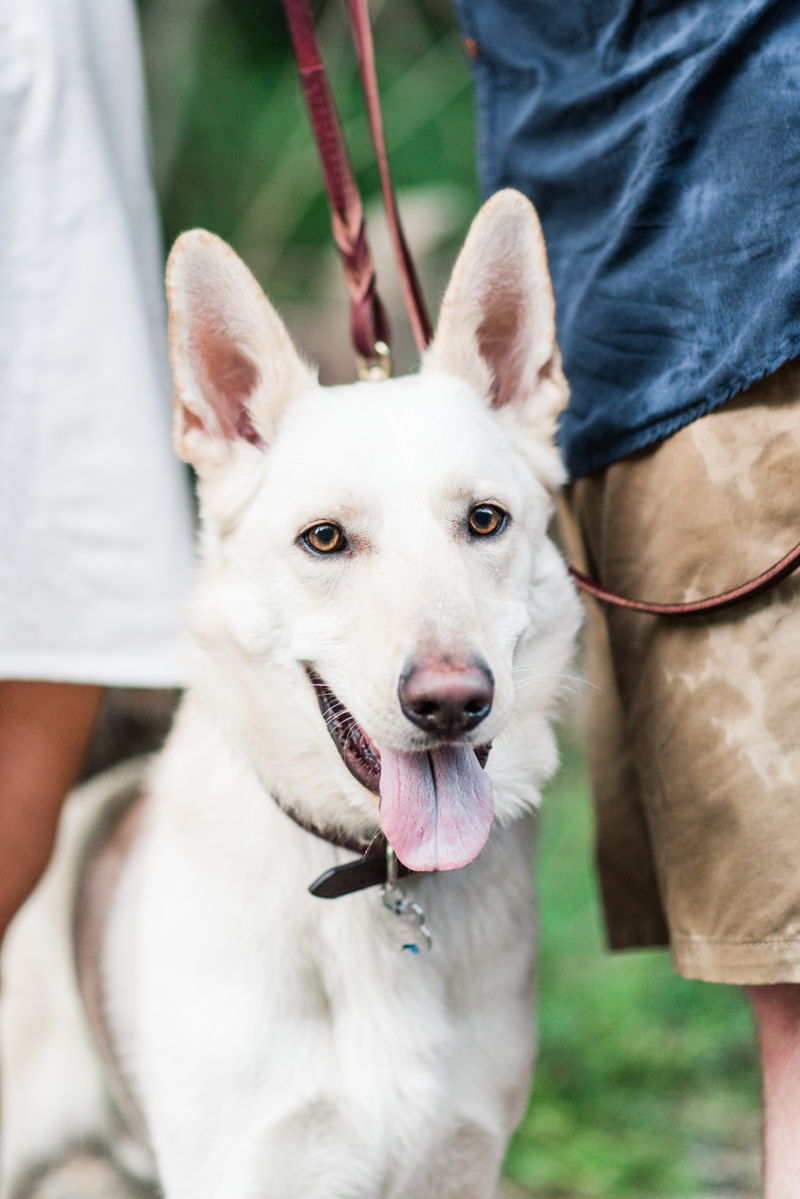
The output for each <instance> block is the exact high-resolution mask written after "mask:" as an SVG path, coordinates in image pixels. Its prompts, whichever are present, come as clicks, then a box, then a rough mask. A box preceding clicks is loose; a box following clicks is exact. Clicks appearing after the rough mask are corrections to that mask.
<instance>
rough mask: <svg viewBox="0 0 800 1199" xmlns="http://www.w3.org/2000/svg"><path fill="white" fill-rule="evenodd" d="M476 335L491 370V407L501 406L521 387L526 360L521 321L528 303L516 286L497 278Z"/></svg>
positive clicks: (481, 352) (483, 356) (482, 355)
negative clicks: (523, 365) (521, 341)
mask: <svg viewBox="0 0 800 1199" xmlns="http://www.w3.org/2000/svg"><path fill="white" fill-rule="evenodd" d="M494 283H495V287H494V288H492V289H490V291H489V296H488V299H487V303H486V308H485V315H484V318H483V320H482V321H481V323H480V325H479V327H478V332H477V337H478V350H479V351H480V355H481V357H482V358H483V359H484V361H485V362H486V363H488V365H489V368H490V370H491V372H492V407H493V408H502V407H503V405H504V404H507V403H508V402H509V400H512V399H513V398H514V396H515V395H516V393H517V391H518V390H519V384H520V375H521V372H522V364H523V361H524V352H523V351H524V347H522V346H520V344H519V341H520V335H521V330H520V322H521V317H522V312H523V304H524V303H525V301H524V298H523V296H522V293H521V292H520V291H519V290H518V289H517V288H512V287H509V286H508V282H507V281H506V282H505V284H504V283H502V282H501V281H500V280H499V279H498V280H495V281H494Z"/></svg>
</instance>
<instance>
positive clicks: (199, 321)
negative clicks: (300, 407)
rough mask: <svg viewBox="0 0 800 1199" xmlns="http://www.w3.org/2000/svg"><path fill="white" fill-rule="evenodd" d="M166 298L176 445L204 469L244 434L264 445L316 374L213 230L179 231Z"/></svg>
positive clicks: (243, 438)
mask: <svg viewBox="0 0 800 1199" xmlns="http://www.w3.org/2000/svg"><path fill="white" fill-rule="evenodd" d="M167 296H168V299H169V327H170V357H171V359H172V374H173V378H174V380H175V419H174V424H173V442H174V445H175V450H176V452H177V453H178V455H179V456H180V457H181V458H183V460H184V461H185V462H191V463H192V465H193V466H194V467H195V468H196V469H197V470H198V471H199V472H200V473H201V474H202V473H203V471H204V468H213V467H214V466H218V465H220V464H221V463H223V462H224V461H226V459H227V458H228V456H229V454H230V451H231V448H232V447H233V446H234V445H235V444H237V443H240V442H241V441H245V442H249V443H250V444H251V445H253V446H256V447H258V448H260V449H263V448H264V447H265V446H266V445H268V444H269V443H270V441H271V440H272V438H273V436H274V433H275V429H276V426H277V423H278V420H279V419H280V415H281V412H282V411H283V410H284V408H285V407H286V405H287V403H288V402H289V401H290V400H292V399H293V398H294V397H295V396H298V395H302V394H303V393H304V392H307V391H309V390H310V389H312V388H313V387H315V386H316V382H317V380H316V376H315V375H314V373H313V372H312V371H311V370H310V368H309V367H307V366H306V365H305V364H304V363H303V362H302V361H301V359H300V357H299V355H298V353H297V351H296V350H295V348H294V346H293V345H292V342H291V339H290V338H289V335H288V333H287V332H286V329H285V328H284V326H283V322H282V321H281V319H280V317H279V316H278V314H277V313H276V312H275V309H274V308H273V307H272V305H271V304H270V302H269V300H268V299H267V297H266V296H265V295H264V293H263V291H262V290H261V288H260V287H259V285H258V283H257V282H256V280H255V279H254V278H253V276H252V275H251V274H250V272H249V271H248V269H247V267H246V266H245V265H244V263H243V262H242V260H241V259H240V258H239V257H238V255H236V254H235V253H234V252H233V250H232V249H231V248H230V246H227V245H226V244H225V242H224V241H222V240H221V239H220V238H219V237H215V236H214V234H213V233H206V231H205V230H204V229H193V230H192V231H191V232H189V233H183V234H181V236H180V237H179V238H178V240H177V241H176V243H175V245H174V246H173V249H172V253H171V254H170V256H169V261H168V263H167Z"/></svg>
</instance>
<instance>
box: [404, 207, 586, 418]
mask: <svg viewBox="0 0 800 1199" xmlns="http://www.w3.org/2000/svg"><path fill="white" fill-rule="evenodd" d="M423 365H424V369H425V370H431V371H437V372H443V373H445V374H450V375H457V376H458V377H459V378H462V379H464V380H466V382H468V383H469V384H470V385H471V386H472V387H473V388H474V389H475V390H476V391H477V392H478V393H479V394H480V395H485V396H486V397H487V399H489V401H490V402H491V404H492V406H493V407H495V408H503V407H506V406H510V407H513V408H514V409H515V410H516V411H517V412H518V413H519V415H520V416H521V417H522V418H523V419H524V421H525V423H526V424H529V425H532V426H533V427H534V428H535V429H536V430H537V432H539V433H540V434H541V436H542V437H544V438H546V439H551V438H552V436H553V434H554V432H555V424H556V419H557V417H558V414H559V412H560V411H561V409H562V408H563V407H564V405H565V404H566V402H567V399H568V396H569V390H568V388H567V383H566V380H565V379H564V375H563V372H562V370H561V355H560V352H559V349H558V344H557V342H556V321H555V302H554V300H553V288H552V285H551V283H550V272H549V270H548V267H547V253H546V251H545V246H544V238H543V237H542V229H541V226H540V224H539V218H538V217H537V215H536V211H535V209H534V207H533V205H532V204H531V202H530V201H529V200H528V199H526V197H525V196H523V195H522V194H521V193H520V192H517V191H513V190H511V189H509V190H507V191H501V192H497V193H496V195H494V196H492V198H491V199H490V200H487V202H486V203H485V204H484V206H483V208H481V210H480V212H479V213H478V215H477V216H476V217H475V220H474V221H473V222H472V228H471V229H470V231H469V234H468V236H467V240H466V242H465V243H464V247H463V249H462V251H461V253H460V255H459V257H458V261H457V262H456V265H455V267H454V269H453V274H452V277H451V279H450V284H449V286H448V288H447V291H446V293H445V297H444V300H443V302H442V310H441V313H440V316H439V325H438V328H437V330H436V336H435V337H434V339H433V342H432V344H431V347H430V349H429V350H428V351H427V353H426V355H425V358H424V363H423Z"/></svg>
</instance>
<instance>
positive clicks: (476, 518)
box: [469, 504, 508, 537]
mask: <svg viewBox="0 0 800 1199" xmlns="http://www.w3.org/2000/svg"><path fill="white" fill-rule="evenodd" d="M507 519H508V513H507V512H504V511H503V509H502V508H498V507H496V506H495V505H494V504H478V506H477V507H476V508H473V509H472V511H471V512H470V514H469V531H470V533H475V534H476V535H477V536H478V537H490V536H491V535H492V533H499V532H500V530H501V529H503V528H504V527H505V524H506V521H507Z"/></svg>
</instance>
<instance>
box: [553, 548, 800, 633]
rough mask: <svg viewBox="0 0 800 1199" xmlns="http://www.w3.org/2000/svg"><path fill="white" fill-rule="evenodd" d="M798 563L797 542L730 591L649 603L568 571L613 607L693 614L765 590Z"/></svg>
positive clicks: (730, 605) (655, 613) (573, 569)
mask: <svg viewBox="0 0 800 1199" xmlns="http://www.w3.org/2000/svg"><path fill="white" fill-rule="evenodd" d="M798 566H800V545H796V546H795V547H794V549H793V550H790V551H789V553H788V554H786V555H785V556H784V557H783V558H781V560H780V561H779V562H776V563H775V565H774V566H770V568H769V570H765V571H763V573H762V574H760V575H756V577H755V578H754V579H750V580H749V581H748V582H747V583H742V584H740V586H739V587H732V588H731V589H730V591H722V592H720V593H719V595H709V596H707V597H706V598H705V599H699V600H690V601H689V603H686V604H650V603H648V602H647V601H646V600H632V599H626V598H625V596H623V595H617V593H616V592H615V591H609V590H608V588H607V587H602V586H601V585H600V584H599V583H595V581H594V580H593V579H590V578H589V576H588V575H585V574H584V573H583V571H580V570H578V569H577V567H575V566H570V568H569V573H570V574H571V575H572V577H573V579H574V580H575V582H576V583H577V584H578V586H579V587H581V588H582V589H583V590H584V591H588V592H589V594H590V595H593V596H594V597H595V599H599V600H603V602H604V603H606V604H614V605H615V606H616V607H617V608H632V609H633V611H634V612H648V613H649V614H650V615H651V616H694V615H696V614H697V613H705V612H722V611H723V610H724V609H725V608H733V607H735V606H736V605H737V604H743V603H745V602H746V601H747V600H751V599H755V598H756V596H757V595H762V594H763V593H764V592H765V591H769V589H770V587H774V586H775V585H776V583H780V582H781V580H783V579H785V578H787V577H788V576H789V575H790V574H792V572H793V571H795V570H797V568H798Z"/></svg>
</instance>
